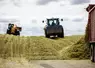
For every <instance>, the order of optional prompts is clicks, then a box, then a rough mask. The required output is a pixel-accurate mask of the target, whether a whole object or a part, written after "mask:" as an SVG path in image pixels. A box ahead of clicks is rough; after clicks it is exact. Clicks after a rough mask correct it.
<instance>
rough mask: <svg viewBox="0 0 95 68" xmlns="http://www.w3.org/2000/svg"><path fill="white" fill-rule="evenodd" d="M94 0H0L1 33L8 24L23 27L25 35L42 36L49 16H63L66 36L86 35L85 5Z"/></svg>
mask: <svg viewBox="0 0 95 68" xmlns="http://www.w3.org/2000/svg"><path fill="white" fill-rule="evenodd" d="M90 3H95V0H0V34H5V33H6V30H7V25H8V23H15V24H17V25H18V26H21V27H22V31H21V35H22V36H23V35H24V36H42V35H44V30H43V28H44V26H45V25H46V23H42V20H46V18H52V17H54V18H56V17H57V18H60V19H63V22H60V24H61V25H62V26H63V28H64V31H65V36H68V35H83V34H84V33H85V27H86V24H87V20H88V19H87V18H88V13H87V11H86V7H87V6H88V5H89V4H90Z"/></svg>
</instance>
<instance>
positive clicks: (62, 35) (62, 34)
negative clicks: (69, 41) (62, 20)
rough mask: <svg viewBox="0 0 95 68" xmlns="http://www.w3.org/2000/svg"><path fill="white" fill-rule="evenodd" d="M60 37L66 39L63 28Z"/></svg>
mask: <svg viewBox="0 0 95 68" xmlns="http://www.w3.org/2000/svg"><path fill="white" fill-rule="evenodd" d="M58 37H60V38H64V31H63V28H62V32H61V33H60V34H58Z"/></svg>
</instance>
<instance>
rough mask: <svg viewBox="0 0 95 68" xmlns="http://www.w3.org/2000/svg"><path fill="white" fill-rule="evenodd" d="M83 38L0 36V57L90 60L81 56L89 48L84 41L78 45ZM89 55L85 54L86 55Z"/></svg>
mask: <svg viewBox="0 0 95 68" xmlns="http://www.w3.org/2000/svg"><path fill="white" fill-rule="evenodd" d="M82 37H83V36H81V35H76V36H65V38H55V39H49V38H45V37H43V36H28V37H24V36H13V35H0V57H1V58H8V57H24V58H26V59H29V60H35V59H36V60H37V59H39V60H40V59H45V60H48V59H49V60H51V59H72V58H80V59H84V58H88V56H87V57H84V56H83V55H82V56H80V55H81V53H82V54H83V53H84V52H85V49H87V48H86V46H84V44H85V43H84V41H83V40H81V42H80V43H78V42H79V40H80V39H81V38H82ZM82 42H83V43H82ZM77 49H78V51H77ZM87 50H88V49H87ZM76 51H77V52H76ZM87 53H88V52H85V54H84V55H86V54H87ZM76 54H78V55H76Z"/></svg>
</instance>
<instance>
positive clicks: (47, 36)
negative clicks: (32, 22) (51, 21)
mask: <svg viewBox="0 0 95 68" xmlns="http://www.w3.org/2000/svg"><path fill="white" fill-rule="evenodd" d="M45 37H46V38H50V35H48V34H47V31H46V30H45Z"/></svg>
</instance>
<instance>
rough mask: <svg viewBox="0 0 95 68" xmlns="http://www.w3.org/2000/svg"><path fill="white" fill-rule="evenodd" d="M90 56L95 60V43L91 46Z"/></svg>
mask: <svg viewBox="0 0 95 68" xmlns="http://www.w3.org/2000/svg"><path fill="white" fill-rule="evenodd" d="M90 57H91V61H92V62H95V45H94V44H91V47H90Z"/></svg>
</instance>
